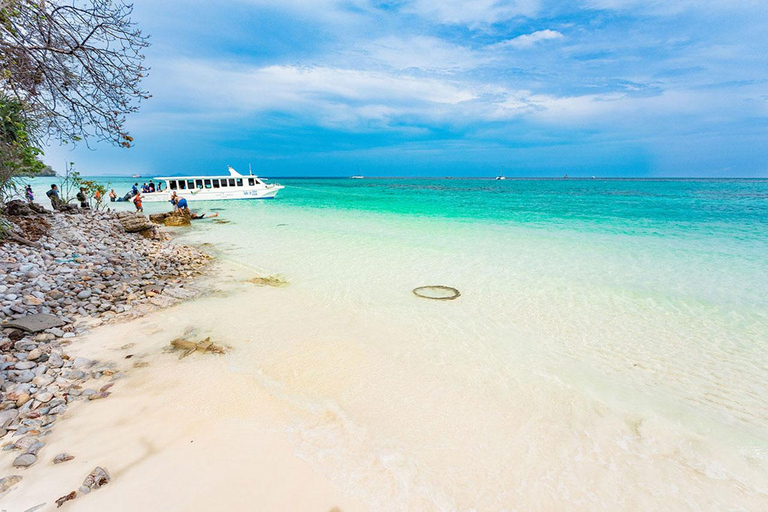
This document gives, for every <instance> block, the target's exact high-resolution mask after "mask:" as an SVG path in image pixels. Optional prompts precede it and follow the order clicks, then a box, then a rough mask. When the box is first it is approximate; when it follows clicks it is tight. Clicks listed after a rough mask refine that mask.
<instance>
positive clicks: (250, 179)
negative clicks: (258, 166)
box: [248, 178, 253, 187]
mask: <svg viewBox="0 0 768 512" xmlns="http://www.w3.org/2000/svg"><path fill="white" fill-rule="evenodd" d="M248 186H249V187H252V186H253V178H248Z"/></svg>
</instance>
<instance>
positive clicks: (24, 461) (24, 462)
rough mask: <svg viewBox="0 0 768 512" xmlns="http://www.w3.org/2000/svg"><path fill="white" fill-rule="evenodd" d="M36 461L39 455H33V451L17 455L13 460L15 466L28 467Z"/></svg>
mask: <svg viewBox="0 0 768 512" xmlns="http://www.w3.org/2000/svg"><path fill="white" fill-rule="evenodd" d="M35 462H37V457H36V456H35V455H32V454H31V453H25V454H23V455H19V456H18V457H16V460H14V461H13V467H15V468H28V467H29V466H31V465H32V464H34V463H35Z"/></svg>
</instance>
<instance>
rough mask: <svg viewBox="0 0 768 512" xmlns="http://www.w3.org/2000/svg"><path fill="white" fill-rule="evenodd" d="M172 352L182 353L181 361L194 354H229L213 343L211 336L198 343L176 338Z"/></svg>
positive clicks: (180, 355) (223, 348) (173, 341)
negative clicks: (179, 351)
mask: <svg viewBox="0 0 768 512" xmlns="http://www.w3.org/2000/svg"><path fill="white" fill-rule="evenodd" d="M171 350H181V351H182V353H181V354H179V359H184V358H185V357H187V356H188V355H190V354H192V353H193V352H204V353H205V352H212V353H214V354H225V353H226V352H227V349H226V347H224V346H222V345H217V344H216V343H213V342H212V341H211V337H210V336H209V337H207V338H205V339H204V340H203V341H198V342H195V341H190V340H186V339H184V338H176V339H175V340H172V341H171Z"/></svg>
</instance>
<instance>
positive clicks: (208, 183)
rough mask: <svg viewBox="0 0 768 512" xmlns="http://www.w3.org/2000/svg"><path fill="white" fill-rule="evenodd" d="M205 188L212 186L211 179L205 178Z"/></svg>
mask: <svg viewBox="0 0 768 512" xmlns="http://www.w3.org/2000/svg"><path fill="white" fill-rule="evenodd" d="M204 183H205V188H211V180H204Z"/></svg>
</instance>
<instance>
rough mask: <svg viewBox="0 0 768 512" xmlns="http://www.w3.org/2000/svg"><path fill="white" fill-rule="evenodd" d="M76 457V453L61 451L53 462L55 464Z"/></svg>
mask: <svg viewBox="0 0 768 512" xmlns="http://www.w3.org/2000/svg"><path fill="white" fill-rule="evenodd" d="M74 458H75V456H74V455H70V454H68V453H60V454H58V455H57V456H55V457H54V458H53V463H54V464H61V463H62V462H67V461H70V460H72V459H74ZM89 490H90V489H89Z"/></svg>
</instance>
